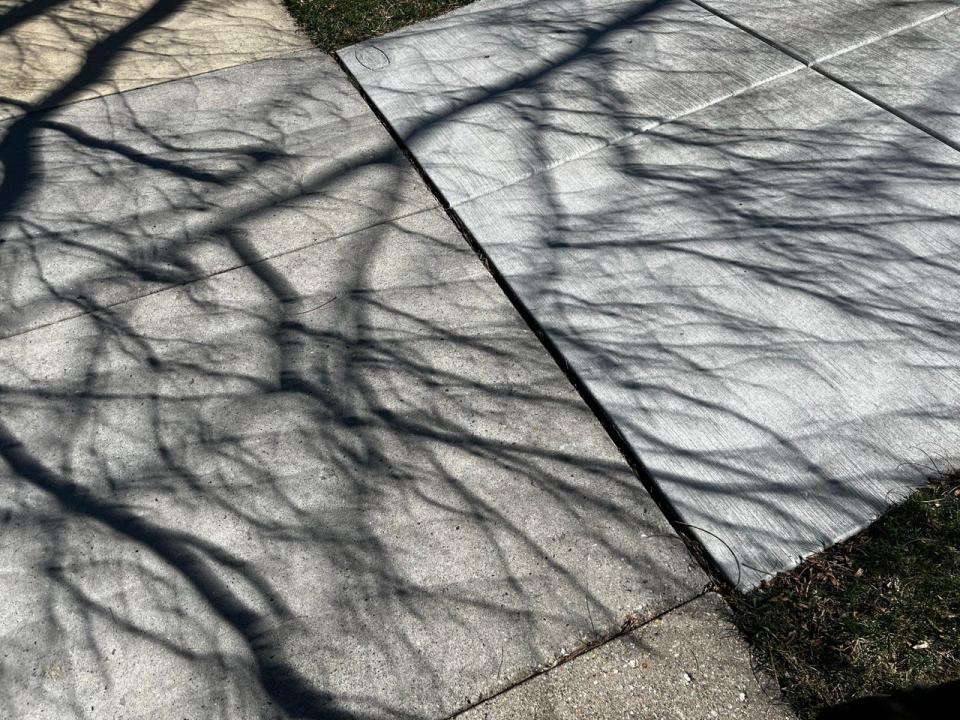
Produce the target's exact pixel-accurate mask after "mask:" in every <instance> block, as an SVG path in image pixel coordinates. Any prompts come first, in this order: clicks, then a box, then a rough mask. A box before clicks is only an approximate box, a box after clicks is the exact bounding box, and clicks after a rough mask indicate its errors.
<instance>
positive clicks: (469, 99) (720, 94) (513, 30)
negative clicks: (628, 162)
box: [340, 0, 799, 203]
mask: <svg viewBox="0 0 960 720" xmlns="http://www.w3.org/2000/svg"><path fill="white" fill-rule="evenodd" d="M340 57H341V58H342V59H343V61H344V62H345V63H346V64H347V66H348V67H349V68H350V70H351V72H353V74H354V75H355V76H356V77H357V79H358V80H359V81H360V83H361V84H362V85H363V87H364V90H365V91H366V92H367V93H368V94H369V95H370V96H371V97H372V98H373V100H374V102H375V103H376V104H377V106H378V108H379V109H380V110H381V111H382V112H383V114H384V115H385V116H386V118H387V120H388V121H389V122H390V124H391V125H392V126H393V127H394V128H395V129H396V130H397V131H398V133H399V134H400V135H401V136H402V137H403V138H404V140H405V142H406V143H407V145H408V146H409V147H410V148H411V149H412V150H413V152H414V153H415V154H416V156H417V158H418V160H419V161H420V162H421V163H422V164H423V165H424V167H425V169H426V170H427V172H428V173H429V174H430V177H431V179H432V180H433V181H434V182H435V183H436V184H437V186H438V187H439V189H440V191H441V192H442V193H443V195H444V196H445V197H446V199H447V200H449V201H450V202H451V203H458V202H462V201H464V200H466V199H469V198H471V197H475V196H477V195H480V194H483V193H484V192H488V191H490V190H492V189H495V188H497V187H501V186H503V185H507V184H510V183H512V182H515V181H516V180H518V179H521V178H523V177H528V176H529V175H531V174H533V173H536V172H539V171H541V170H543V169H545V168H548V167H552V166H554V165H557V164H560V163H562V162H566V161H567V160H569V159H571V158H573V157H579V156H580V155H583V154H585V153H587V152H590V151H592V150H595V149H597V148H599V147H602V146H604V145H607V144H609V143H610V142H613V141H615V140H617V139H619V138H623V137H625V136H628V135H631V134H633V133H635V132H638V131H640V130H643V129H649V128H651V127H654V126H656V125H658V124H660V123H662V122H665V121H667V120H670V119H673V118H676V117H679V116H682V115H684V114H686V113H689V112H692V111H694V110H696V109H697V108H701V107H704V106H706V105H709V104H711V103H713V102H717V101H718V100H720V99H722V98H725V97H729V96H731V95H735V94H737V93H739V92H743V91H744V90H746V89H747V88H750V87H752V86H754V85H756V84H758V83H762V82H765V81H768V80H769V79H771V78H773V77H777V76H778V75H781V74H783V73H786V72H790V71H792V70H795V69H797V68H798V67H799V64H798V63H796V62H795V61H793V60H791V59H790V58H788V57H786V56H785V55H783V54H782V53H780V52H778V51H776V50H774V49H773V48H771V47H770V46H768V45H767V44H766V43H764V42H762V41H760V40H757V39H755V38H753V37H751V36H750V35H748V34H747V33H745V32H742V31H740V30H738V29H736V28H734V27H732V26H731V25H729V24H728V23H726V22H724V21H722V20H720V19H719V18H717V17H716V16H714V15H713V14H712V13H710V12H707V11H706V10H703V9H702V8H700V7H697V6H696V5H693V4H691V3H688V2H660V1H652V0H633V1H623V0H599V1H597V0H550V1H549V2H517V1H514V2H493V3H491V2H478V3H474V4H472V5H470V6H468V7H467V8H465V10H464V11H462V12H458V13H453V14H451V15H447V16H444V17H441V18H438V19H436V20H433V21H430V22H427V23H421V24H419V25H414V26H412V27H409V28H406V29H404V30H400V31H399V32H396V33H393V34H391V35H389V36H387V37H382V38H377V39H375V40H372V41H370V42H368V43H362V44H360V45H357V46H354V47H351V48H347V49H345V50H341V51H340Z"/></svg>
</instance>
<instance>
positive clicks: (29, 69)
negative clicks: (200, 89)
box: [0, 0, 310, 118]
mask: <svg viewBox="0 0 960 720" xmlns="http://www.w3.org/2000/svg"><path fill="white" fill-rule="evenodd" d="M308 47H310V43H309V41H308V40H307V38H306V37H305V36H304V35H303V34H301V33H300V32H299V31H298V30H297V28H296V26H295V24H294V22H293V20H292V19H291V18H290V16H289V15H288V14H287V12H286V10H285V9H284V8H283V7H282V5H281V4H280V3H279V2H274V1H273V0H231V1H230V2H218V0H108V1H107V2H103V1H102V0H63V1H58V2H37V1H36V0H0V68H3V73H0V118H3V117H11V116H15V115H20V114H22V113H23V112H26V111H28V110H30V109H36V108H37V107H45V106H50V105H61V104H63V103H64V102H72V101H76V100H79V99H83V98H88V97H94V96H97V95H106V94H110V93H115V92H119V91H121V90H130V89H132V88H137V87H143V86H144V85H152V84H155V83H160V82H166V81H168V80H176V79H177V78H184V77H190V76H192V75H197V74H199V73H203V72H209V71H210V70H218V69H220V68H225V67H230V66H232V65H240V64H243V63H247V62H251V61H253V60H262V59H265V58H270V57H276V56H278V55H282V54H284V53H287V52H294V51H296V50H303V49H306V48H308Z"/></svg>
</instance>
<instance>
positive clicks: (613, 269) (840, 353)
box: [455, 70, 960, 587]
mask: <svg viewBox="0 0 960 720" xmlns="http://www.w3.org/2000/svg"><path fill="white" fill-rule="evenodd" d="M958 178H960V155H958V154H957V153H956V152H955V151H954V150H952V149H950V148H949V147H947V146H946V145H943V144H942V143H940V142H939V141H937V140H935V139H933V138H931V137H930V136H929V135H927V134H925V133H923V132H921V131H919V130H917V129H916V128H914V127H912V126H911V125H909V124H907V123H904V122H902V121H901V120H899V119H897V118H896V117H894V116H892V115H890V114H889V113H886V112H885V111H883V110H881V109H880V108H878V107H876V106H875V105H873V104H872V103H869V102H867V101H866V100H863V99H862V98H860V97H859V96H857V95H856V94H854V93H852V92H850V91H848V90H846V89H844V88H843V87H841V86H839V85H837V84H836V83H833V82H831V81H830V80H828V79H827V78H824V77H823V76H821V75H819V74H817V73H815V72H814V71H812V70H803V71H801V72H799V73H795V74H792V75H790V76H788V77H786V78H782V79H780V80H776V81H773V82H771V83H768V84H766V85H764V86H763V87H761V88H758V89H756V90H754V91H751V92H749V93H746V94H744V95H741V96H739V97H737V98H735V99H731V100H729V101H727V102H724V103H720V104H717V105H714V106H712V107H710V108H708V109H706V110H704V111H702V112H699V113H696V114H694V115H690V116H688V117H686V118H684V119H683V120H682V121H679V122H676V123H670V124H668V125H664V126H661V127H660V128H657V129H656V130H654V131H651V132H648V133H644V134H643V135H640V136H637V137H635V138H632V139H630V140H628V141H624V142H622V143H618V144H616V145H613V146H610V147H608V148H605V149H604V150H601V151H598V152H595V153H592V154H590V155H587V156H585V157H583V158H581V159H579V160H576V161H572V162H570V163H567V164H565V165H562V166H560V167H558V168H555V169H553V170H551V171H549V172H545V173H542V174H540V175H537V176H535V177H532V178H529V179H527V180H525V181H523V182H520V183H517V184H515V185H512V186H509V187H505V188H503V189H502V190H500V191H497V192H494V193H491V194H489V195H486V196H483V197H481V198H478V199H475V200H472V201H469V202H467V203H464V204H462V205H458V206H456V208H455V210H456V212H457V213H458V214H459V215H460V217H461V219H462V220H463V222H464V223H465V224H466V226H467V227H468V228H469V230H470V231H471V232H472V233H473V235H474V236H475V237H476V239H477V240H478V242H479V243H480V245H481V246H482V248H483V249H484V250H485V252H486V253H487V254H488V256H489V257H490V259H491V260H492V262H493V264H494V265H495V266H496V268H497V269H498V270H499V271H500V272H501V273H502V274H503V276H504V277H505V278H506V280H507V282H508V283H509V284H510V285H511V287H512V288H513V290H514V291H515V292H516V294H517V296H518V297H519V299H520V301H521V302H522V303H523V304H524V305H525V306H526V307H527V309H528V310H529V311H530V313H531V314H532V315H533V317H535V318H536V320H537V321H538V322H539V323H540V325H541V326H542V327H543V328H544V329H545V330H546V332H547V334H548V335H549V337H550V338H552V340H553V341H554V343H555V344H556V345H557V346H558V348H559V349H560V351H561V353H562V354H563V355H564V357H565V358H566V360H567V362H568V363H569V365H570V366H571V368H572V369H573V370H574V371H575V372H576V373H577V375H579V377H580V378H581V379H582V380H583V381H584V382H585V384H586V385H587V387H588V388H589V389H590V390H591V391H592V393H593V394H594V396H595V397H596V398H598V399H599V401H600V402H601V404H602V405H603V407H604V408H605V409H606V410H607V412H608V413H609V414H610V416H611V417H612V418H613V420H614V421H615V423H616V424H617V426H618V427H619V428H620V430H621V431H622V432H623V434H624V436H625V437H626V438H627V440H628V441H629V443H630V444H631V445H632V447H633V448H634V449H635V450H636V452H637V454H638V455H639V457H640V458H641V460H642V461H643V463H644V464H645V465H646V467H647V469H648V470H649V471H650V473H651V474H652V477H653V479H654V481H655V482H656V483H657V484H659V486H660V487H661V488H662V489H663V490H664V492H665V494H666V496H667V498H668V499H669V500H670V502H671V503H672V504H673V506H674V507H675V508H676V509H677V510H678V511H679V513H680V515H681V517H682V518H683V519H684V520H685V521H686V522H688V523H689V524H690V525H691V526H692V527H694V529H695V531H696V533H697V534H698V536H699V537H700V539H701V540H702V541H703V543H704V545H705V546H706V547H707V549H708V550H709V552H710V553H711V554H712V556H713V557H714V559H715V560H716V561H717V562H718V563H719V564H720V565H722V566H723V567H724V569H725V571H726V573H727V575H728V577H729V578H730V579H731V580H732V581H734V582H737V581H739V582H740V584H741V586H743V587H750V586H752V585H754V584H756V583H757V582H759V581H760V580H761V579H762V578H763V577H766V576H768V575H769V574H771V573H774V572H776V571H778V570H781V569H784V568H787V567H790V566H792V565H793V564H795V563H796V562H797V561H798V559H799V558H800V557H801V556H803V555H806V554H808V553H810V552H813V551H815V550H818V549H821V548H822V547H824V546H825V545H828V544H831V543H833V542H835V541H837V540H839V539H841V538H843V537H845V536H847V535H849V534H851V533H853V532H855V531H856V530H858V529H860V528H862V527H864V526H865V525H866V524H867V523H868V522H869V521H870V520H871V519H873V518H874V517H876V515H877V514H879V513H880V512H881V511H882V510H883V509H885V508H886V507H888V505H889V503H891V502H893V501H894V500H896V499H897V498H898V497H899V496H901V495H902V494H903V493H905V492H907V491H908V490H909V489H910V488H911V487H912V485H913V484H914V483H915V482H917V481H918V480H919V469H920V468H929V467H930V465H929V462H930V460H929V458H930V457H935V458H936V457H940V458H944V457H951V456H953V457H955V456H956V454H957V451H956V448H957V447H958V441H960V368H958V366H957V363H956V362H955V361H954V359H955V358H956V357H957V356H958V353H960V344H958V342H957V338H958V337H960V334H958V332H957V331H958V330H960V313H958V307H960V305H958V303H957V290H956V288H957V287H958V285H960V273H958V270H957V265H956V263H955V262H954V260H953V258H955V257H956V255H957V252H958V250H960V246H958V239H957V232H956V230H957V222H958V218H960V184H958Z"/></svg>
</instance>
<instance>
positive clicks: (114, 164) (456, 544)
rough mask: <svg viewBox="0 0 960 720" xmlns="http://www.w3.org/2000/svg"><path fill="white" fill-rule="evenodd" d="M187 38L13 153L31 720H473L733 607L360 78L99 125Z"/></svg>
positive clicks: (17, 524)
mask: <svg viewBox="0 0 960 720" xmlns="http://www.w3.org/2000/svg"><path fill="white" fill-rule="evenodd" d="M17 7H18V8H19V9H18V10H17V12H18V13H20V14H19V16H17V15H16V14H15V15H14V16H12V17H10V16H7V17H5V22H6V23H7V25H8V26H15V25H17V24H18V23H20V22H21V21H22V19H23V18H25V17H27V15H28V14H29V13H30V12H40V11H42V10H44V9H45V8H46V6H43V5H39V4H38V5H30V4H21V5H19V6H17ZM178 7H179V5H178V3H175V2H170V3H163V2H159V3H155V4H154V5H151V6H150V8H149V9H148V10H147V11H145V12H144V13H141V14H139V15H138V16H137V17H136V18H134V19H132V20H130V22H128V23H126V24H124V26H123V27H122V28H120V29H118V30H116V31H115V32H113V33H112V34H110V35H109V36H107V37H103V38H101V39H100V40H99V41H98V42H97V44H96V46H95V47H93V48H91V49H89V51H88V54H87V56H86V58H85V60H84V63H83V64H82V67H81V69H80V70H78V71H77V73H76V74H75V75H73V76H71V77H70V78H67V79H66V80H64V81H63V82H62V83H60V84H58V86H57V87H56V88H54V89H52V90H50V91H49V93H47V95H46V96H45V97H43V98H40V99H37V100H36V101H35V102H31V103H30V104H23V105H22V107H21V110H22V114H21V115H19V116H16V117H13V118H11V119H9V120H7V121H5V122H4V125H3V132H4V135H3V138H2V139H0V162H2V165H3V176H2V180H0V216H2V220H0V237H2V240H3V242H2V243H0V268H2V269H0V272H2V289H0V297H2V301H3V303H2V308H0V333H2V339H0V404H2V407H0V457H2V458H3V463H2V468H3V469H2V471H0V472H2V473H3V478H4V488H5V491H4V493H3V495H2V503H3V504H2V506H0V553H2V556H3V561H2V563H3V564H2V567H3V568H4V572H5V585H6V589H7V592H6V593H5V595H6V598H5V602H4V605H5V608H4V611H5V612H4V620H3V621H2V623H0V628H2V632H3V635H4V651H3V653H2V655H0V677H2V681H0V708H2V709H3V710H2V714H4V715H5V716H9V717H32V716H40V715H42V714H44V713H46V714H47V715H51V714H52V715H56V716H57V717H96V716H99V715H102V714H110V713H113V714H119V715H126V714H138V713H139V714H161V715H168V714H173V713H178V712H179V713H181V714H183V715H184V716H187V717H190V716H197V715H199V716H203V717H247V716H251V717H299V718H336V717H358V718H359V717H422V716H425V715H429V716H437V717H439V716H444V715H448V714H450V713H453V712H456V711H458V710H459V709H462V708H463V707H465V706H466V705H468V704H470V703H473V702H475V701H476V700H477V699H478V698H481V697H486V696H488V695H490V694H491V693H493V692H496V691H497V690H498V689H500V688H502V687H504V686H505V684H507V683H508V682H511V681H513V680H516V679H519V678H522V677H525V676H527V675H529V674H530V673H531V672H534V671H535V670H536V669H537V668H538V667H541V666H542V665H544V664H549V663H550V662H553V661H554V660H555V659H556V656H557V655H558V654H562V653H563V652H565V651H566V649H568V648H571V647H572V646H574V645H576V644H578V643H590V642H593V641H595V640H596V639H597V638H600V637H606V636H609V635H610V634H612V633H616V632H619V630H620V627H621V624H622V623H623V622H625V620H626V619H627V618H632V619H633V621H641V620H642V619H644V618H649V617H652V616H654V615H656V614H658V613H660V612H663V611H666V610H668V609H670V608H671V607H674V606H676V605H677V604H679V603H681V602H684V601H686V600H688V599H689V598H691V597H693V596H695V595H696V594H698V593H699V592H700V591H701V589H702V587H703V585H704V583H705V577H704V575H703V574H702V573H701V572H700V571H699V569H697V568H696V567H694V566H693V564H692V561H691V559H690V557H689V555H688V554H687V552H686V550H685V548H684V546H683V544H682V542H681V541H680V540H679V538H677V536H676V535H675V534H674V533H673V532H672V530H671V528H670V527H669V524H668V523H667V522H666V521H665V520H664V518H663V517H662V516H661V515H660V514H659V512H658V511H657V508H656V506H655V505H654V504H653V503H652V502H651V501H650V499H649V497H648V496H647V494H646V493H645V491H644V489H643V487H642V485H641V484H640V483H639V482H638V481H637V478H636V477H635V476H634V475H633V474H632V473H631V471H630V470H629V468H628V466H627V465H626V463H624V462H623V459H622V457H621V456H620V455H619V454H618V453H617V451H616V448H615V447H614V446H613V445H612V444H611V443H610V442H609V440H608V439H607V438H606V436H605V434H604V433H603V431H602V429H601V428H600V427H599V426H597V424H596V423H595V420H594V418H593V417H592V416H591V415H590V413H589V412H588V411H587V410H586V408H585V407H584V406H583V404H582V402H581V400H580V399H579V398H578V397H577V395H576V393H575V392H573V391H572V389H571V388H570V387H569V385H568V383H567V381H566V379H565V378H564V377H563V375H562V374H561V373H560V372H559V371H558V370H557V368H556V367H555V365H554V363H553V361H552V360H551V358H550V357H549V355H547V354H546V353H543V352H542V347H541V346H540V343H539V341H538V340H537V338H536V337H535V336H534V335H533V334H532V333H530V332H529V330H528V328H526V327H525V326H524V324H523V322H522V320H521V319H520V318H518V317H517V315H516V313H515V311H514V310H513V309H512V308H511V307H510V305H509V303H507V302H506V301H505V300H504V298H503V297H502V294H501V293H500V291H499V289H498V288H497V287H496V285H495V283H493V282H492V281H491V280H490V277H489V274H488V272H487V271H486V270H485V269H484V268H483V266H482V264H481V263H480V261H479V260H478V259H477V257H476V255H475V254H474V253H473V251H472V250H471V249H470V248H469V246H468V245H467V244H466V243H464V242H463V239H462V237H461V236H460V235H459V234H458V233H457V232H456V230H455V228H454V227H453V225H452V224H451V223H450V222H449V219H448V218H447V216H446V215H445V213H444V212H443V211H442V210H441V209H440V208H439V207H438V206H437V204H436V201H435V199H434V198H433V196H432V195H431V194H430V193H429V192H428V190H427V189H426V188H425V186H424V184H423V182H422V180H421V179H420V178H419V177H418V176H417V174H416V172H415V171H414V170H413V168H412V167H411V166H410V165H409V163H408V162H407V160H406V159H405V158H404V157H403V156H402V154H401V153H400V152H399V150H398V149H397V148H396V147H395V146H394V144H393V143H392V141H391V140H390V138H389V137H388V135H387V134H386V133H385V132H384V131H383V129H382V127H381V126H380V125H379V122H378V121H377V120H376V118H374V117H373V115H372V114H371V113H370V112H369V110H368V108H367V107H366V105H365V104H364V103H363V102H362V100H361V99H360V98H359V96H358V95H357V93H356V92H355V90H354V89H353V88H352V87H351V86H350V84H349V82H348V81H347V80H346V78H345V77H344V76H343V74H342V73H341V72H340V71H339V70H338V69H337V68H336V66H335V65H334V63H333V61H332V60H330V59H329V58H328V57H326V56H324V55H322V54H320V53H314V52H306V53H302V54H300V55H296V56H289V57H286V58H284V59H283V60H280V61H266V62H263V63H258V64H256V65H252V66H245V67H238V68H234V69H230V70H227V71H223V72H221V73H213V74H209V75H202V76H198V77H196V78H192V79H190V80H184V81H181V82H177V83H169V84H165V85H157V86H155V87H150V88H144V89H141V90H136V91H132V92H128V93H123V94H118V95H109V96H105V97H102V98H97V99H91V100H87V101H84V102H80V103H73V102H72V101H73V100H74V99H76V98H77V96H78V94H79V95H81V96H82V94H83V90H84V89H85V88H89V87H90V86H93V85H96V84H97V82H98V81H99V79H101V78H102V77H103V76H104V68H106V67H109V66H110V65H111V63H113V62H114V60H115V58H116V56H117V55H118V54H120V53H122V52H123V49H124V48H125V47H127V44H128V43H129V42H130V40H131V38H134V37H136V36H138V35H139V34H140V33H141V32H146V31H147V30H148V29H149V28H150V27H153V26H154V25H155V24H156V23H159V22H161V19H162V18H164V17H166V16H167V15H166V14H165V13H172V12H174V11H175V10H176V9H177V8H178ZM238 87H242V88H243V92H242V93H238V91H237V88H238ZM65 103H68V104H65Z"/></svg>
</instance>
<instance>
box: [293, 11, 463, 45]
mask: <svg viewBox="0 0 960 720" xmlns="http://www.w3.org/2000/svg"><path fill="white" fill-rule="evenodd" d="M469 1H470V0H284V2H285V3H286V5H287V8H288V9H289V10H290V14H291V15H293V17H294V18H295V19H296V21H297V22H298V23H300V26H301V27H302V28H303V29H304V30H305V31H306V32H307V34H308V35H309V36H310V39H311V40H312V41H313V42H314V43H315V44H316V45H317V46H318V47H321V48H323V49H324V50H329V51H333V50H338V49H340V48H342V47H345V46H347V45H351V44H353V43H355V42H360V41H361V40H366V39H367V38H372V37H376V36H377V35H383V34H384V33H388V32H390V31H391V30H396V29H397V28H399V27H403V26H404V25H410V24H412V23H415V22H419V21H421V20H426V19H428V18H432V17H436V16H437V15H440V14H442V13H445V12H449V11H450V10H453V9H455V8H458V7H460V6H462V5H466V4H467V3H468V2H469Z"/></svg>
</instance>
